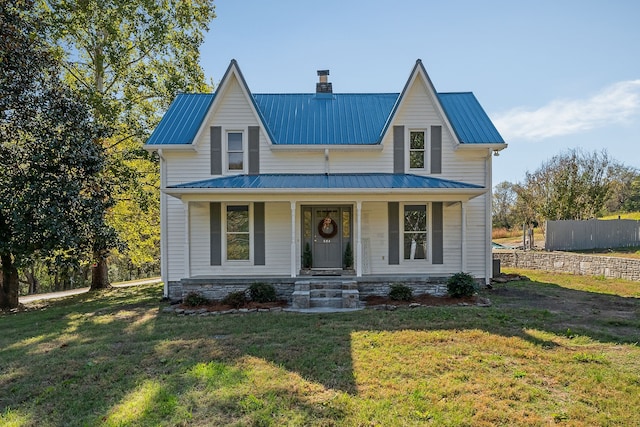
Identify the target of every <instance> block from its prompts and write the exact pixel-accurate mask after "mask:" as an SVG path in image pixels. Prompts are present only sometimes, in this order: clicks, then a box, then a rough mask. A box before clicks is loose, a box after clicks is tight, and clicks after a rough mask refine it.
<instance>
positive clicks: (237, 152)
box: [227, 132, 244, 171]
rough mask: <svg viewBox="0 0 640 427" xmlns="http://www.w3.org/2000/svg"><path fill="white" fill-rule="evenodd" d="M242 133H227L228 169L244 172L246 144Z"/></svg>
mask: <svg viewBox="0 0 640 427" xmlns="http://www.w3.org/2000/svg"><path fill="white" fill-rule="evenodd" d="M242 139H243V138H242V132H227V169H228V170H230V171H242V170H244V144H243V141H242Z"/></svg>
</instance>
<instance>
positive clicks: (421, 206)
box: [164, 174, 490, 280]
mask: <svg viewBox="0 0 640 427" xmlns="http://www.w3.org/2000/svg"><path fill="white" fill-rule="evenodd" d="M164 191H165V193H166V194H168V195H171V196H174V197H176V198H179V199H180V200H181V201H182V205H183V209H184V216H183V218H184V224H183V226H184V274H183V278H184V279H185V280H188V279H190V278H193V277H201V276H208V277H229V278H236V277H240V278H242V277H246V276H253V275H260V276H261V277H269V276H277V277H284V276H285V275H286V276H288V277H290V278H297V277H301V276H310V275H311V276H313V275H314V274H325V275H326V274H340V275H345V274H350V275H353V276H354V277H356V278H360V277H364V276H369V275H380V274H389V275H395V277H397V275H399V274H406V273H410V274H429V275H435V276H444V275H447V274H448V273H450V272H457V271H467V260H468V255H467V252H468V247H469V245H468V234H469V233H468V232H467V224H468V222H469V221H468V218H467V217H468V216H469V214H468V211H469V209H468V206H469V205H470V201H471V200H472V199H474V198H476V197H478V196H480V195H483V194H485V193H486V189H485V188H484V187H481V186H478V185H473V184H466V183H461V182H455V181H448V180H443V179H437V178H433V177H424V176H417V175H410V174H333V175H331V174H329V175H319V174H317V175H316V174H310V175H293V174H291V175H287V174H272V175H268V174H267V175H255V176H252V175H237V176H230V177H221V178H213V179H210V180H206V181H199V182H194V183H188V184H181V185H177V186H173V187H169V188H166V189H165V190H164ZM472 209H476V211H474V212H473V215H475V216H477V214H478V212H477V208H472ZM238 212H240V213H238ZM408 212H409V213H411V214H413V215H414V217H412V218H414V223H413V225H412V226H411V227H413V228H409V229H408V228H407V227H408V226H407V217H408V216H409V214H408ZM483 215H484V214H483ZM240 217H241V221H244V222H242V224H244V225H242V227H240V228H238V230H232V229H231V228H230V227H229V224H232V223H233V224H235V223H237V221H238V220H237V218H240ZM416 218H417V219H416ZM232 221H235V222H232ZM236 231H238V232H236ZM243 233H244V234H243ZM485 234H486V233H485V230H482V236H481V239H483V240H487V241H486V242H482V241H481V242H480V245H484V244H485V243H486V245H487V247H488V245H489V243H490V240H489V239H490V235H488V234H487V235H486V236H489V237H488V238H487V237H486V236H485ZM473 238H474V244H473V245H472V247H474V248H475V249H474V251H476V252H477V248H478V244H477V243H478V236H477V231H476V235H474V237H473ZM416 241H417V242H416ZM230 242H231V243H233V245H235V246H232V245H231V244H230ZM238 242H239V243H238ZM242 245H244V246H242ZM207 246H208V247H207ZM287 248H288V249H287ZM207 250H208V252H210V253H206V252H207ZM231 254H241V256H240V257H237V258H236V257H235V255H233V256H232V255H231ZM209 255H210V256H209Z"/></svg>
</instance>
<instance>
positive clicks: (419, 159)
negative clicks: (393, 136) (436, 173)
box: [409, 130, 427, 169]
mask: <svg viewBox="0 0 640 427" xmlns="http://www.w3.org/2000/svg"><path fill="white" fill-rule="evenodd" d="M426 139H427V134H426V132H425V131H424V130H415V131H414V130H412V131H410V132H409V168H410V169H424V164H425V161H424V160H425V148H426Z"/></svg>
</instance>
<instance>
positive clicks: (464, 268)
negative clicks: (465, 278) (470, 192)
mask: <svg viewBox="0 0 640 427" xmlns="http://www.w3.org/2000/svg"><path fill="white" fill-rule="evenodd" d="M460 216H461V217H462V218H461V220H462V229H461V230H462V236H461V246H462V254H461V255H462V257H461V260H462V261H461V263H462V266H461V268H460V271H462V272H465V273H466V272H467V202H460Z"/></svg>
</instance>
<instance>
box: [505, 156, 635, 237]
mask: <svg viewBox="0 0 640 427" xmlns="http://www.w3.org/2000/svg"><path fill="white" fill-rule="evenodd" d="M639 210H640V171H638V170H637V169H635V168H632V167H629V166H625V165H623V164H622V163H620V162H618V161H616V160H614V159H612V158H611V157H610V156H609V154H608V153H607V152H606V151H599V152H598V151H595V152H592V153H587V152H584V151H582V150H580V149H571V150H568V151H566V152H563V153H561V154H558V155H556V156H554V157H552V158H551V159H549V160H548V161H546V162H544V163H543V164H542V165H541V166H540V167H539V168H538V169H536V170H535V171H534V172H526V174H525V178H524V181H523V182H519V183H511V182H507V181H504V182H501V183H499V184H497V185H496V186H495V188H494V190H493V226H494V228H506V229H513V228H522V226H523V225H529V226H531V225H532V224H542V223H544V221H545V220H568V219H571V220H583V219H591V218H598V217H600V216H603V215H605V214H609V213H618V212H634V211H639Z"/></svg>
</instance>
